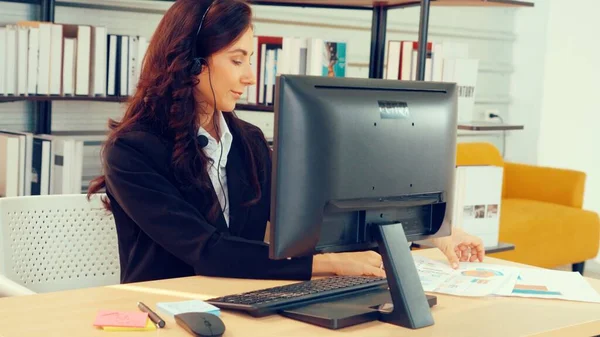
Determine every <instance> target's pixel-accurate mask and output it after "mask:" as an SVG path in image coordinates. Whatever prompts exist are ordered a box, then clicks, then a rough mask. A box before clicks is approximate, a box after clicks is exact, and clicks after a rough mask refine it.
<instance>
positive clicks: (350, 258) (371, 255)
mask: <svg viewBox="0 0 600 337" xmlns="http://www.w3.org/2000/svg"><path fill="white" fill-rule="evenodd" d="M322 273H326V274H327V273H333V274H336V275H345V276H377V277H385V270H383V268H382V259H381V255H379V254H378V253H376V252H373V251H365V252H352V253H329V254H319V255H315V256H314V258H313V274H322Z"/></svg>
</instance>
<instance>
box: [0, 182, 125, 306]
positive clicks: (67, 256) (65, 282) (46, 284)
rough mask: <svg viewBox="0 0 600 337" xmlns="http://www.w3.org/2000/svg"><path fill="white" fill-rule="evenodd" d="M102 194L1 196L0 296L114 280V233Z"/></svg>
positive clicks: (116, 262) (116, 271)
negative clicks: (89, 196)
mask: <svg viewBox="0 0 600 337" xmlns="http://www.w3.org/2000/svg"><path fill="white" fill-rule="evenodd" d="M101 196H103V194H97V195H94V196H93V197H92V198H91V200H90V201H88V200H87V198H86V195H84V194H77V195H44V196H25V197H9V198H0V297H2V296H16V295H25V294H33V293H44V292H53V291H61V290H68V289H77V288H87V287H95V286H104V285H112V284H118V283H119V274H120V270H119V251H118V245H117V234H116V230H115V225H114V220H113V217H112V214H111V213H110V212H107V211H106V210H105V209H104V208H102V202H101V200H100V197H101Z"/></svg>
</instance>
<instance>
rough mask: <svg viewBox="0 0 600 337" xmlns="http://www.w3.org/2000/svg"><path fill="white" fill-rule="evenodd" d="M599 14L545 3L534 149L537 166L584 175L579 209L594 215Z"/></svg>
mask: <svg viewBox="0 0 600 337" xmlns="http://www.w3.org/2000/svg"><path fill="white" fill-rule="evenodd" d="M598 12H600V1H597V0H577V1H561V0H552V1H550V7H549V12H548V30H547V39H546V58H545V62H544V67H545V73H544V81H543V95H542V100H541V108H542V114H541V119H540V136H539V143H538V162H539V164H540V165H548V166H555V167H563V168H571V169H576V170H581V171H584V172H586V173H587V174H588V179H587V185H586V192H585V199H584V208H586V209H589V210H593V211H596V212H600V151H599V150H598V144H600V132H599V130H598V128H599V124H600V123H599V122H600V117H598V112H599V111H600V104H599V100H598V96H599V95H600V94H599V92H600V84H599V83H600V82H599V79H600V63H599V62H600V45H598V43H597V41H598V32H600V20H598V17H597V13H598ZM573 226H574V227H576V226H577V224H573ZM598 260H599V261H600V256H599V257H598Z"/></svg>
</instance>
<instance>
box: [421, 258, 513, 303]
mask: <svg viewBox="0 0 600 337" xmlns="http://www.w3.org/2000/svg"><path fill="white" fill-rule="evenodd" d="M414 260H415V265H416V267H417V271H418V273H419V278H420V279H421V284H422V285H423V290H425V291H429V292H437V293H442V294H449V295H457V296H479V297H481V296H491V295H509V294H511V292H512V290H513V289H514V286H515V283H516V281H517V278H518V277H519V269H518V268H515V267H509V266H500V265H492V264H485V263H475V262H473V263H469V262H462V263H461V264H460V266H459V268H458V269H452V268H451V267H450V266H449V265H448V264H445V263H442V262H439V261H435V260H432V259H428V258H425V257H422V256H417V255H415V256H414Z"/></svg>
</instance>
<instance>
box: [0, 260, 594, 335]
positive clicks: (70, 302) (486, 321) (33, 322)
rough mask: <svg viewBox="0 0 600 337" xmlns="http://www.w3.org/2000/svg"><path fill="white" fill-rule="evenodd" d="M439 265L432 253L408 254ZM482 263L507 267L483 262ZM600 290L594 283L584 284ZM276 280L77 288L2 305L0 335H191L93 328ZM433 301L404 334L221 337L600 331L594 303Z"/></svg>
mask: <svg viewBox="0 0 600 337" xmlns="http://www.w3.org/2000/svg"><path fill="white" fill-rule="evenodd" d="M413 254H419V255H425V256H428V257H431V258H435V259H439V260H443V259H444V257H443V256H442V255H441V253H440V252H439V251H438V250H437V249H425V250H419V251H415V252H413ZM485 262H487V263H498V264H512V263H509V262H506V261H502V260H498V259H494V258H491V257H487V258H486V261H485ZM588 281H589V282H590V284H592V286H593V287H594V288H595V289H596V290H598V291H600V280H594V279H588ZM283 283H285V282H278V281H248V280H232V279H217V278H206V277H189V278H182V279H172V280H163V281H156V282H146V283H138V284H131V285H118V286H110V287H102V288H92V289H81V290H74V291H67V292H57V293H48V294H38V295H29V296H22V297H12V298H3V299H0V322H1V324H0V336H1V337H27V336H35V337H38V336H57V337H58V336H60V337H64V336H76V337H80V336H81V337H83V336H104V337H117V336H131V337H133V336H159V337H162V336H164V337H171V336H181V337H184V336H191V335H189V334H187V333H186V332H185V331H184V330H183V329H181V328H180V327H179V326H178V325H177V324H176V323H175V322H174V321H173V320H171V319H168V318H164V317H163V318H164V319H165V320H166V322H167V326H166V328H165V329H161V330H157V332H153V331H150V332H105V331H102V330H97V329H96V328H94V327H93V326H92V322H93V320H94V317H95V315H96V312H97V311H98V310H100V309H113V310H137V308H136V303H137V302H138V301H143V302H145V303H146V304H147V305H149V306H151V307H152V308H155V303H156V302H160V301H178V300H187V299H208V298H211V297H214V296H221V295H225V294H229V293H232V292H241V291H250V290H255V289H259V288H264V287H272V286H277V285H281V284H283ZM437 296H438V305H437V306H436V307H434V308H433V317H434V319H435V325H433V326H431V327H427V328H424V329H420V330H409V329H404V328H401V327H398V326H394V325H389V324H385V323H381V322H379V321H377V322H370V323H367V324H362V325H358V326H354V327H350V328H346V329H342V330H338V331H333V330H328V329H324V328H320V327H317V326H313V325H309V324H306V323H302V322H298V321H294V320H291V319H287V318H284V317H281V316H279V315H274V316H268V317H264V318H260V319H255V318H252V317H249V316H246V315H244V314H240V313H231V312H222V314H221V317H222V319H223V321H224V322H225V324H226V327H227V331H226V332H225V335H224V337H234V336H260V337H263V336H341V335H343V336H361V337H364V336H369V337H372V336H373V337H374V336H461V337H465V336H477V337H480V336H523V335H536V336H538V335H540V336H541V335H543V336H592V335H596V334H598V333H600V304H593V303H578V302H568V301H557V300H542V299H528V298H500V297H498V298H463V297H453V296H445V295H439V294H437Z"/></svg>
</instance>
